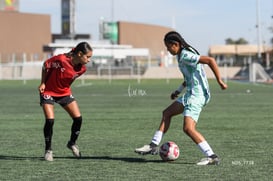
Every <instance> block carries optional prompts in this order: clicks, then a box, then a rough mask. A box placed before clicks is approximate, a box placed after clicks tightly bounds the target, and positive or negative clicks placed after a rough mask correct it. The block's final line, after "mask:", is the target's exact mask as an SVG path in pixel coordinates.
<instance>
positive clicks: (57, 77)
mask: <svg viewBox="0 0 273 181" xmlns="http://www.w3.org/2000/svg"><path fill="white" fill-rule="evenodd" d="M92 54H93V50H92V48H91V46H90V45H89V44H88V43H86V42H81V43H79V44H78V45H77V46H76V47H75V48H73V49H72V50H71V51H70V52H68V53H65V54H60V55H56V56H53V57H51V58H50V59H48V60H46V61H45V62H44V64H43V68H42V77H41V84H40V86H39V87H38V90H39V92H40V104H41V106H42V108H43V111H44V115H45V125H44V138H45V156H44V158H45V160H47V161H53V152H52V148H51V140H52V135H53V124H54V103H55V102H56V103H58V104H60V105H61V106H62V107H63V108H64V110H66V111H67V113H68V114H69V115H70V117H71V118H72V119H73V123H72V127H71V136H70V140H69V141H68V143H67V147H68V148H69V149H70V150H72V153H73V155H74V156H75V157H81V154H80V151H79V148H78V146H77V145H76V140H77V138H78V136H79V134H80V129H81V124H82V116H81V113H80V110H79V107H78V104H77V102H76V100H75V99H74V97H73V96H72V92H71V88H70V86H71V84H72V83H73V81H74V80H75V79H76V78H78V77H79V76H81V75H82V74H83V73H84V72H85V71H86V67H85V64H87V63H88V62H89V61H90V58H91V56H92Z"/></svg>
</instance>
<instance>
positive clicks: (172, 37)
mask: <svg viewBox="0 0 273 181" xmlns="http://www.w3.org/2000/svg"><path fill="white" fill-rule="evenodd" d="M164 42H166V43H171V44H173V43H179V44H180V46H181V47H182V48H185V49H187V50H189V51H191V52H193V53H197V54H198V55H199V52H198V51H197V50H196V49H195V48H193V47H192V46H191V45H189V44H188V43H187V42H186V41H185V40H184V38H182V36H181V35H180V34H179V33H178V32H176V31H170V32H168V33H167V34H166V35H165V37H164Z"/></svg>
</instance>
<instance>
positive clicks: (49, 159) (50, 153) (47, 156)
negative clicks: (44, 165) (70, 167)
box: [45, 150, 53, 162]
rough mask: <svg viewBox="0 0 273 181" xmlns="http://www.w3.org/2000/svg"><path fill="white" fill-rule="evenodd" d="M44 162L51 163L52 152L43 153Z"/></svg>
mask: <svg viewBox="0 0 273 181" xmlns="http://www.w3.org/2000/svg"><path fill="white" fill-rule="evenodd" d="M45 160H46V161H50V162H52V161H53V152H52V150H46V151H45Z"/></svg>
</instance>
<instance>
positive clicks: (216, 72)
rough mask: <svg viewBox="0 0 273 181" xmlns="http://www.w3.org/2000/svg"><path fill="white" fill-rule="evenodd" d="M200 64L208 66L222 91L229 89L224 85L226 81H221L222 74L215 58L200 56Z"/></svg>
mask: <svg viewBox="0 0 273 181" xmlns="http://www.w3.org/2000/svg"><path fill="white" fill-rule="evenodd" d="M199 63H202V64H207V65H208V66H209V67H210V69H211V70H212V72H213V73H214V76H215V77H216V80H217V82H218V84H219V85H220V86H221V88H222V89H227V87H228V86H227V84H225V83H224V81H223V80H222V79H221V74H220V71H219V68H218V65H217V63H216V61H215V59H214V58H213V57H209V56H200V58H199Z"/></svg>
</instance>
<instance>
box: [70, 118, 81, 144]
mask: <svg viewBox="0 0 273 181" xmlns="http://www.w3.org/2000/svg"><path fill="white" fill-rule="evenodd" d="M81 125H82V117H81V116H80V117H77V118H73V123H72V126H71V136H70V141H69V144H71V145H73V144H75V143H76V140H77V139H78V136H79V134H80V130H81Z"/></svg>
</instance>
